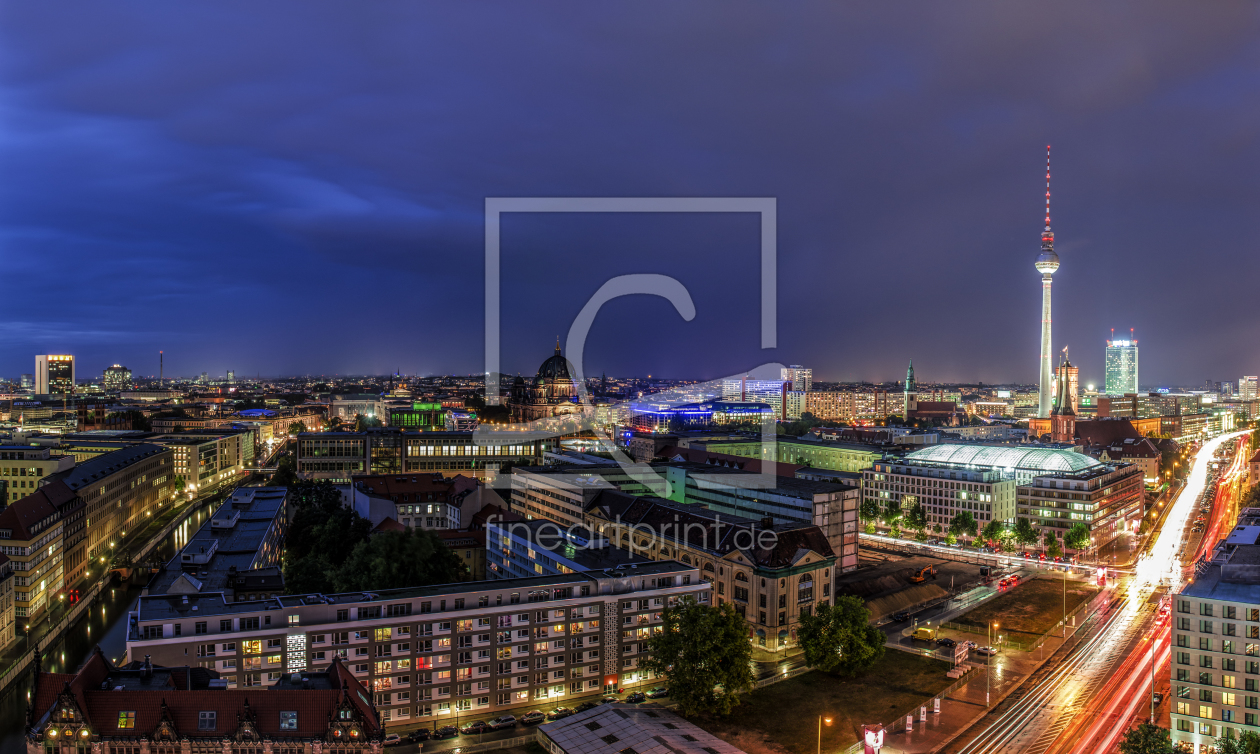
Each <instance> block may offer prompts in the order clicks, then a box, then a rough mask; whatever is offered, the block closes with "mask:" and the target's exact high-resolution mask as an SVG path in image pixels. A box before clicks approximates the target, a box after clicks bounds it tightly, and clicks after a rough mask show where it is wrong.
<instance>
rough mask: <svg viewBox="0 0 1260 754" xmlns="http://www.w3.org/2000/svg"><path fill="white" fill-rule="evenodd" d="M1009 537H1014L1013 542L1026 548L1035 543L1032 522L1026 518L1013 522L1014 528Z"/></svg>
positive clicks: (1035, 536) (1034, 530)
mask: <svg viewBox="0 0 1260 754" xmlns="http://www.w3.org/2000/svg"><path fill="white" fill-rule="evenodd" d="M1011 535H1012V536H1014V537H1015V541H1016V542H1018V543H1020V544H1021V545H1024V546H1025V547H1027V546H1028V545H1034V544H1036V543H1037V539H1038V537H1037V530H1036V529H1034V528H1033V525H1032V521H1029V520H1028V519H1026V518H1020V519H1017V520H1016V521H1015V528H1014V529H1012V530H1011Z"/></svg>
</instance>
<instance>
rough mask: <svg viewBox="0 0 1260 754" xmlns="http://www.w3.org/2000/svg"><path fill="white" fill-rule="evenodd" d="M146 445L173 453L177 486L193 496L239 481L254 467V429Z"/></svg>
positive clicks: (170, 437) (186, 435) (169, 437)
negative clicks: (193, 494)
mask: <svg viewBox="0 0 1260 754" xmlns="http://www.w3.org/2000/svg"><path fill="white" fill-rule="evenodd" d="M145 441H146V442H151V443H154V444H156V445H163V446H166V447H168V448H170V449H171V453H172V457H173V459H174V479H175V482H176V483H177V484H178V483H181V482H182V484H183V488H184V489H185V490H186V491H189V492H195V491H197V490H199V489H201V488H203V487H206V486H214V485H216V484H222V483H223V482H226V481H230V480H232V479H235V478H237V477H239V476H241V475H243V474H245V473H246V472H245V469H247V468H249V467H251V466H253V465H254V431H253V430H252V429H214V430H198V431H193V432H180V433H176V434H159V435H155V436H151V437H147V438H146V439H145Z"/></svg>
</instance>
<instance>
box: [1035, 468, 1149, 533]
mask: <svg viewBox="0 0 1260 754" xmlns="http://www.w3.org/2000/svg"><path fill="white" fill-rule="evenodd" d="M1017 494H1018V500H1017V503H1018V506H1019V512H1018V515H1019V517H1020V518H1029V519H1031V520H1032V522H1033V524H1034V525H1035V526H1039V527H1042V528H1050V529H1054V530H1057V534H1058V535H1059V538H1060V539H1062V538H1063V535H1064V534H1066V533H1067V530H1068V529H1070V528H1072V527H1073V526H1075V525H1076V524H1077V523H1084V524H1086V525H1087V526H1089V532H1090V536H1091V537H1092V539H1093V545H1094V546H1095V547H1098V546H1101V545H1104V544H1106V543H1107V542H1110V541H1111V540H1112V539H1114V538H1115V537H1116V535H1117V534H1120V533H1121V532H1126V531H1137V527H1138V525H1139V524H1140V523H1141V522H1142V514H1143V512H1144V510H1143V504H1144V503H1145V501H1146V483H1145V481H1144V480H1143V472H1142V469H1141V467H1140V466H1137V465H1135V464H1127V463H1115V464H1104V463H1097V464H1096V465H1092V466H1087V467H1085V468H1081V469H1075V470H1072V471H1054V472H1049V473H1046V474H1043V475H1041V476H1038V477H1037V478H1036V479H1033V480H1032V481H1030V482H1029V483H1027V484H1023V485H1020V487H1019V490H1018V491H1017Z"/></svg>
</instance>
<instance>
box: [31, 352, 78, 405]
mask: <svg viewBox="0 0 1260 754" xmlns="http://www.w3.org/2000/svg"><path fill="white" fill-rule="evenodd" d="M73 392H74V357H73V356H70V355H68V354H61V355H45V356H36V357H35V393H36V394H37V395H60V394H63V393H73Z"/></svg>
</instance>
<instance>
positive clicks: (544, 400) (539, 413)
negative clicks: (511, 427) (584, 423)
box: [508, 340, 582, 423]
mask: <svg viewBox="0 0 1260 754" xmlns="http://www.w3.org/2000/svg"><path fill="white" fill-rule="evenodd" d="M574 373H575V370H574V369H573V365H572V364H570V363H569V360H568V359H566V358H565V357H564V355H563V354H561V353H560V341H559V340H557V341H556V352H555V353H554V354H552V355H551V356H550V357H548V358H547V360H546V361H544V362H543V363H542V366H540V367H538V373H537V374H535V375H534V380H533V382H531V383H528V384H526V382H525V378H523V377H520V376H518V377H517V378H516V379H515V380H514V381H513V382H512V391H511V396H510V398H509V400H508V408H509V410H510V411H511V414H512V421H513V422H517V423H521V422H531V421H535V420H537V419H547V418H550V417H553V416H565V415H568V414H580V413H582V405H581V404H580V403H578V390H577V383H576V382H574V379H573V375H574Z"/></svg>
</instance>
